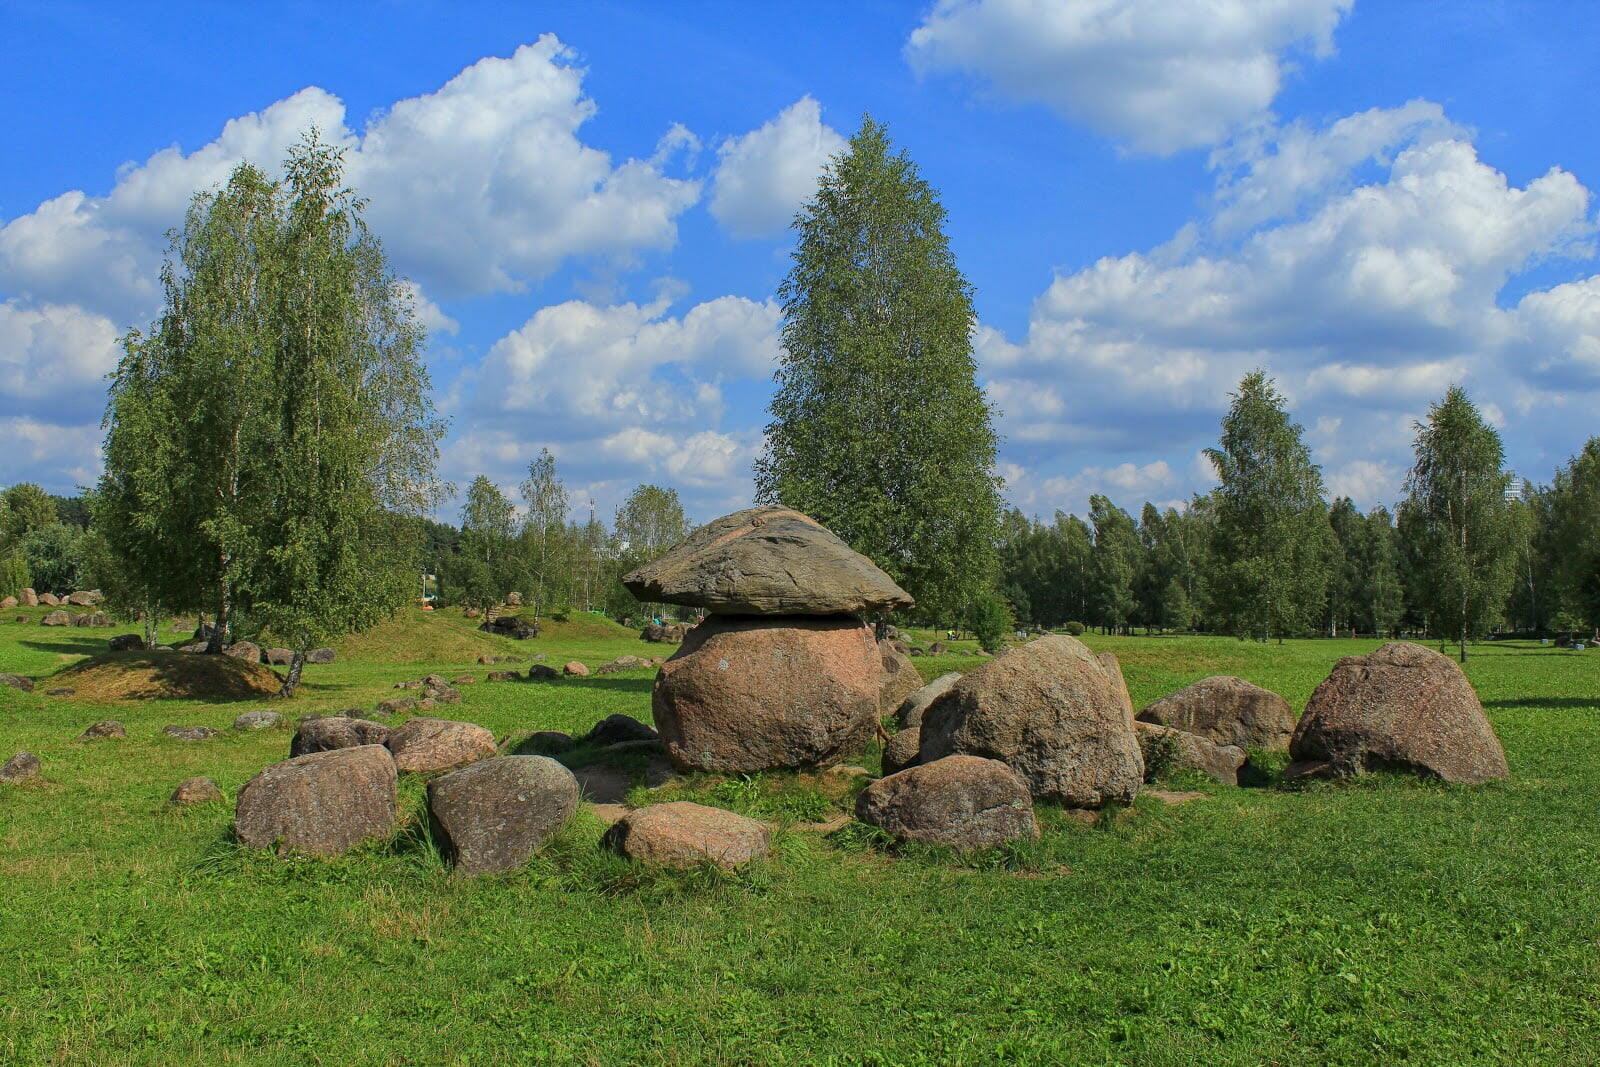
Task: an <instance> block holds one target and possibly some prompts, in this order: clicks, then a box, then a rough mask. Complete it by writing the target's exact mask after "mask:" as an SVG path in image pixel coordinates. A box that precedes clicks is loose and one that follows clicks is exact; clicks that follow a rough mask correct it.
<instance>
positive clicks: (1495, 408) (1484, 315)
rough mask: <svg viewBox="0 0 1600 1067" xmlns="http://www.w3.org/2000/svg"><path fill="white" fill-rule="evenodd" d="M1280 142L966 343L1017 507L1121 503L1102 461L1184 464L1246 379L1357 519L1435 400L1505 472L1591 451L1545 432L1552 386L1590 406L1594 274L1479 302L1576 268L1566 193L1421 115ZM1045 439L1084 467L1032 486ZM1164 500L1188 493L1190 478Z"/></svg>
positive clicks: (1258, 149) (1596, 346)
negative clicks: (1094, 497)
mask: <svg viewBox="0 0 1600 1067" xmlns="http://www.w3.org/2000/svg"><path fill="white" fill-rule="evenodd" d="M1282 134H1283V140H1282V142H1272V141H1270V140H1268V141H1263V142H1261V143H1259V144H1257V145H1255V146H1253V147H1251V148H1250V149H1249V150H1248V151H1244V154H1242V155H1240V156H1239V157H1238V158H1248V159H1250V160H1252V161H1253V162H1251V163H1249V164H1248V165H1247V166H1245V168H1244V169H1243V170H1242V171H1240V170H1238V169H1237V168H1229V167H1222V168H1220V177H1219V182H1220V189H1221V192H1220V194H1219V196H1218V198H1217V200H1216V201H1215V204H1216V210H1217V212H1218V214H1217V215H1215V216H1213V217H1211V218H1206V219H1203V220H1201V222H1200V223H1199V224H1191V225H1189V226H1186V227H1184V228H1183V229H1182V230H1181V231H1180V232H1179V233H1178V234H1176V235H1175V236H1174V237H1173V239H1172V240H1171V241H1170V242H1168V243H1167V244H1165V245H1163V246H1160V247H1158V248H1155V249H1152V250H1149V251H1147V252H1131V253H1128V254H1125V255H1120V256H1108V257H1105V258H1103V259H1101V260H1099V261H1098V262H1096V263H1094V264H1092V265H1090V266H1089V267H1087V268H1085V269H1083V270H1080V271H1077V272H1074V273H1070V274H1063V275H1060V276H1058V277H1057V278H1056V279H1055V280H1054V281H1053V282H1052V283H1051V285H1050V286H1049V288H1048V289H1047V290H1046V291H1045V292H1044V293H1043V294H1042V295H1041V296H1040V297H1039V298H1038V300H1037V301H1036V302H1035V305H1034V308H1033V313H1032V316H1031V319H1030V323H1029V327H1028V331H1027V334H1026V335H1025V337H1023V338H1022V339H1021V340H1020V342H1016V343H1014V342H1012V341H1009V340H1007V339H1006V338H1004V337H1001V336H999V335H998V334H996V333H994V332H993V331H990V330H988V329H987V328H980V329H979V330H978V331H977V332H976V334H975V343H976V349H977V352H978V354H979V357H980V360H981V366H982V369H983V371H984V373H985V375H986V376H987V377H988V388H989V389H990V391H991V395H993V396H995V397H996V398H997V400H999V401H1001V402H1000V403H999V405H998V406H1000V407H1001V408H1002V410H1004V411H1005V418H1004V419H1003V421H1002V429H1003V431H1004V432H1005V434H1006V436H1007V449H1008V452H1010V453H1012V455H1013V457H1014V458H1016V459H1017V460H1018V461H1019V462H1022V463H1025V464H1028V465H1029V466H1030V467H1031V468H1032V469H1033V470H1034V472H1035V475H1034V480H1033V482H1032V483H1031V486H1030V487H1029V492H1031V493H1032V494H1034V495H1035V496H1036V497H1038V496H1039V494H1041V493H1047V492H1049V491H1056V492H1060V493H1062V494H1064V495H1066V496H1069V497H1078V498H1081V497H1082V496H1084V495H1085V493H1086V487H1087V484H1088V483H1087V482H1086V481H1084V480H1083V479H1085V478H1091V476H1090V474H1089V472H1090V471H1093V472H1094V474H1093V475H1092V478H1091V480H1092V481H1093V482H1094V484H1095V485H1099V486H1105V487H1108V488H1112V489H1114V490H1115V491H1113V492H1112V493H1111V495H1112V496H1113V498H1114V499H1119V500H1121V499H1122V498H1124V497H1131V495H1132V491H1131V490H1129V491H1128V492H1123V491H1121V490H1120V487H1117V486H1116V483H1115V481H1114V480H1113V479H1112V478H1111V477H1109V476H1108V472H1111V471H1115V470H1118V469H1121V468H1119V467H1117V466H1116V463H1115V462H1108V460H1112V459H1113V457H1115V458H1116V459H1117V460H1120V459H1121V458H1123V457H1129V461H1130V462H1131V463H1132V464H1133V469H1139V468H1140V467H1141V466H1148V465H1149V463H1150V462H1151V461H1152V460H1153V459H1154V458H1156V457H1172V458H1174V459H1177V458H1179V457H1182V456H1186V455H1193V452H1194V449H1195V448H1196V447H1198V446H1202V445H1207V444H1210V443H1211V442H1213V441H1214V440H1215V438H1216V433H1217V423H1218V419H1219V418H1220V416H1221V414H1222V413H1223V410H1224V409H1225V407H1226V404H1227V394H1228V392H1229V391H1230V390H1232V389H1233V388H1235V386H1236V383H1237V382H1238V381H1239V379H1240V377H1241V376H1242V375H1243V374H1244V373H1245V372H1247V371H1249V370H1251V369H1253V368H1255V367H1265V368H1266V369H1267V371H1268V372H1269V373H1270V374H1272V375H1273V376H1274V377H1275V378H1276V379H1277V380H1278V383H1279V387H1280V389H1282V391H1283V392H1284V393H1286V394H1287V395H1288V396H1289V398H1290V401H1291V411H1292V413H1293V415H1294V416H1295V418H1296V419H1297V420H1298V421H1300V422H1302V423H1304V424H1306V425H1308V426H1309V427H1311V429H1310V430H1309V431H1308V434H1307V440H1308V442H1310V443H1311V445H1312V447H1313V448H1314V450H1315V451H1314V458H1315V459H1316V460H1317V461H1318V462H1322V463H1325V464H1328V465H1329V467H1328V469H1329V472H1330V473H1329V474H1328V476H1327V477H1328V482H1329V485H1330V487H1331V488H1332V489H1333V490H1334V491H1336V492H1346V493H1349V494H1350V495H1351V496H1353V497H1356V498H1357V499H1358V501H1360V502H1362V503H1363V504H1364V505H1370V504H1371V503H1374V502H1378V501H1382V502H1385V503H1391V502H1392V501H1393V492H1394V491H1395V487H1396V486H1397V485H1398V475H1396V473H1395V472H1397V471H1403V470H1404V469H1406V467H1407V466H1408V465H1409V455H1410V446H1411V442H1412V437H1413V434H1414V428H1413V425H1412V424H1413V422H1414V420H1415V419H1416V418H1417V417H1418V415H1419V414H1420V413H1423V412H1425V411H1426V410H1427V407H1428V405H1429V404H1431V403H1432V402H1434V401H1435V400H1437V399H1438V397H1439V396H1440V395H1442V393H1443V392H1444V390H1445V389H1446V388H1447V387H1448V386H1449V385H1450V384H1452V383H1462V384H1464V385H1466V386H1467V388H1468V390H1469V392H1471V393H1472V395H1473V396H1474V398H1475V399H1476V400H1477V402H1478V403H1479V406H1480V408H1481V410H1482V411H1483V412H1484V415H1485V418H1486V419H1488V420H1490V421H1491V422H1492V423H1494V424H1496V425H1499V426H1504V427H1505V428H1506V431H1507V433H1508V441H1511V440H1512V439H1513V436H1514V437H1515V438H1516V440H1517V441H1518V442H1519V445H1518V449H1517V450H1515V451H1514V452H1513V455H1512V462H1514V463H1517V464H1518V465H1531V464H1533V463H1538V464H1542V465H1549V466H1553V465H1554V463H1555V462H1557V461H1559V460H1560V458H1562V457H1564V456H1565V455H1566V454H1569V453H1570V452H1571V451H1573V450H1574V449H1576V448H1577V447H1579V446H1580V445H1581V443H1582V441H1583V439H1584V438H1585V437H1587V436H1588V435H1589V434H1590V433H1592V432H1593V431H1592V428H1589V427H1586V426H1582V425H1578V424H1577V423H1578V421H1579V420H1578V419H1577V417H1576V416H1575V415H1567V416H1565V417H1563V418H1559V419H1558V418H1550V417H1547V416H1549V415H1551V414H1552V413H1555V412H1561V411H1571V412H1576V411H1577V410H1579V409H1582V408H1584V407H1585V405H1583V404H1578V403H1568V400H1569V399H1570V395H1569V394H1570V393H1571V391H1572V390H1576V389H1587V390H1590V391H1591V392H1590V394H1589V395H1590V397H1591V400H1590V403H1589V404H1588V405H1587V406H1588V407H1592V404H1593V399H1600V397H1596V396H1595V393H1594V392H1593V391H1594V390H1596V389H1597V387H1600V275H1597V276H1595V277H1592V278H1584V279H1581V280H1577V281H1572V282H1568V283H1565V284H1562V285H1557V286H1554V287H1552V288H1549V289H1544V290H1535V291H1533V292H1531V293H1529V294H1527V295H1526V296H1524V297H1522V299H1521V300H1520V302H1518V303H1517V304H1515V305H1514V306H1510V307H1505V306H1502V304H1501V295H1502V293H1503V291H1504V290H1505V288H1506V286H1507V283H1508V281H1510V280H1512V279H1515V278H1518V277H1519V276H1521V275H1523V274H1524V273H1525V272H1527V271H1528V270H1529V269H1530V268H1532V267H1534V266H1536V265H1540V264H1544V263H1547V262H1549V261H1550V260H1551V259H1552V258H1555V257H1578V258H1581V257H1587V256H1592V255H1593V249H1592V248H1591V247H1590V242H1591V239H1592V236H1593V232H1594V225H1593V223H1592V221H1591V218H1590V215H1589V209H1590V197H1589V192H1588V190H1587V189H1585V188H1584V186H1583V185H1581V184H1580V183H1579V182H1578V181H1577V179H1576V178H1574V177H1573V176H1572V175H1571V174H1569V173H1567V172H1565V171H1563V170H1560V169H1559V168H1552V169H1551V170H1550V171H1549V172H1548V173H1546V174H1544V175H1542V176H1540V177H1537V178H1534V179H1532V180H1530V181H1528V182H1527V184H1526V185H1523V186H1521V187H1517V186H1514V185H1512V184H1511V183H1510V182H1508V181H1507V179H1506V177H1505V175H1504V174H1502V173H1501V172H1499V171H1498V170H1496V169H1495V168H1493V167H1491V166H1489V165H1488V164H1486V163H1485V162H1484V161H1482V160H1481V159H1480V158H1479V157H1478V155H1477V152H1476V150H1475V149H1474V147H1473V145H1472V144H1471V143H1470V142H1469V141H1467V140H1465V139H1464V138H1465V134H1464V132H1463V131H1461V130H1460V129H1459V128H1458V127H1456V126H1454V125H1453V124H1451V123H1450V122H1449V121H1448V119H1446V118H1445V117H1444V114H1443V112H1442V111H1441V110H1440V109H1438V108H1437V107H1436V106H1435V105H1432V104H1429V103H1427V102H1425V101H1421V102H1414V103H1412V104H1408V105H1406V106H1405V107H1403V108H1399V109H1395V110H1394V111H1393V112H1388V113H1378V112H1367V113H1364V114H1362V115H1359V116H1352V118H1351V119H1347V120H1341V121H1340V122H1336V123H1334V124H1332V125H1331V126H1330V127H1328V128H1327V129H1325V130H1321V131H1314V130H1309V129H1306V128H1304V127H1301V126H1294V127H1290V128H1289V129H1288V130H1286V131H1282ZM1242 151H1243V150H1242ZM1246 194H1248V195H1246ZM1245 205H1248V209H1246V208H1245ZM1218 219H1224V220H1227V221H1228V222H1229V226H1232V225H1234V224H1237V225H1239V226H1242V227H1243V232H1241V233H1239V234H1237V235H1234V234H1231V233H1230V232H1229V226H1221V225H1218ZM1541 416H1545V417H1541ZM1062 443H1070V444H1073V445H1075V446H1078V447H1075V448H1074V449H1073V451H1072V453H1071V454H1072V455H1073V456H1074V459H1075V460H1076V461H1077V462H1082V463H1086V464H1088V467H1087V469H1086V470H1084V471H1083V472H1081V473H1080V474H1078V475H1073V474H1071V473H1070V470H1069V471H1068V472H1065V473H1062V474H1059V475H1057V476H1056V477H1057V478H1058V479H1059V480H1058V481H1056V482H1055V483H1052V482H1051V481H1050V476H1051V474H1052V473H1053V471H1054V470H1058V469H1059V464H1060V461H1059V460H1057V459H1055V458H1054V456H1052V454H1051V453H1052V452H1053V451H1059V446H1060V445H1061V444H1062ZM1078 457H1081V458H1078ZM1131 457H1138V458H1137V459H1132V458H1131ZM1530 457H1531V458H1530ZM1180 466H1181V464H1180ZM1174 480H1175V481H1177V482H1185V483H1186V484H1187V486H1188V487H1189V488H1204V486H1205V485H1206V484H1208V483H1209V481H1210V472H1209V471H1202V470H1199V469H1198V468H1194V467H1191V468H1190V469H1189V470H1187V471H1186V472H1185V476H1184V477H1182V478H1178V477H1176V476H1175V478H1174ZM1039 499H1040V501H1041V506H1044V507H1053V506H1057V505H1053V504H1050V503H1049V501H1048V500H1045V499H1044V498H1042V497H1039Z"/></svg>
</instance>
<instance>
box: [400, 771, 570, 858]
mask: <svg viewBox="0 0 1600 1067" xmlns="http://www.w3.org/2000/svg"><path fill="white" fill-rule="evenodd" d="M577 807H578V780H577V779H576V778H574V777H573V776H572V772H571V771H569V770H567V769H566V768H565V767H563V766H562V765H561V764H559V763H557V762H556V761H555V760H553V759H549V758H547V757H544V756H494V757H491V758H489V759H484V760H480V761H479V762H477V763H474V764H472V765H471V766H469V767H463V768H462V769H461V770H459V771H452V772H450V773H449V774H447V775H445V776H444V777H442V778H438V779H435V780H434V781H433V782H430V783H429V784H428V810H429V812H430V813H431V814H432V816H433V820H434V824H435V825H436V826H437V827H438V828H439V830H440V831H442V833H441V837H442V839H443V843H444V846H445V851H446V853H447V854H448V855H449V856H450V860H451V862H452V863H454V864H455V867H456V869H457V870H459V871H462V872H464V873H467V874H481V873H485V872H488V871H508V870H512V869H513V868H516V867H520V866H522V865H523V864H524V863H526V862H527V861H528V857H529V856H531V855H533V854H534V852H536V851H537V850H538V849H539V846H540V845H542V844H544V841H545V839H546V838H547V837H549V836H550V835H551V834H553V833H555V832H556V831H557V830H559V829H560V828H561V827H562V826H564V825H566V822H567V820H568V819H570V818H572V813H573V812H574V811H576V810H577Z"/></svg>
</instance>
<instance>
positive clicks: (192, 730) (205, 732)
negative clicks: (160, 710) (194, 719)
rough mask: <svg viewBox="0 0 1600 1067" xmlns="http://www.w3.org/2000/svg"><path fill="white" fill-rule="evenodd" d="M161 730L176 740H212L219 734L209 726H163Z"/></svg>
mask: <svg viewBox="0 0 1600 1067" xmlns="http://www.w3.org/2000/svg"><path fill="white" fill-rule="evenodd" d="M161 732H162V733H164V734H166V735H167V736H168V737H171V738H173V739H175V740H178V741H214V740H215V739H216V738H218V737H219V736H221V733H220V731H217V730H213V729H212V728H211V727H209V726H176V725H174V726H163V727H162V728H161Z"/></svg>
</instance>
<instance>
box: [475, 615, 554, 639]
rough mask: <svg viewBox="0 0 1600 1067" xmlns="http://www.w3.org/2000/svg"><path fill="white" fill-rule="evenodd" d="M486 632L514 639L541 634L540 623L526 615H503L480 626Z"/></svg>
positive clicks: (530, 637) (529, 637) (528, 637)
mask: <svg viewBox="0 0 1600 1067" xmlns="http://www.w3.org/2000/svg"><path fill="white" fill-rule="evenodd" d="M478 629H480V630H482V631H483V632H484V633H486V634H499V635H500V636H501V637H509V638H511V639H512V640H513V641H527V640H530V639H532V638H535V637H538V636H539V623H538V622H537V621H536V620H534V619H532V618H529V617H528V616H526V615H502V616H500V617H499V618H497V619H495V620H493V621H492V622H486V623H484V624H483V625H482V626H480V627H478Z"/></svg>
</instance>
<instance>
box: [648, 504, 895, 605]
mask: <svg viewBox="0 0 1600 1067" xmlns="http://www.w3.org/2000/svg"><path fill="white" fill-rule="evenodd" d="M622 581H623V584H624V585H626V586H627V587H628V591H629V592H630V593H632V594H633V595H634V596H636V597H638V598H639V599H640V600H642V601H644V602H646V603H669V604H687V605H689V606H691V607H699V608H705V609H706V610H707V611H710V612H713V613H715V614H719V615H838V614H863V613H867V612H879V611H898V610H901V609H904V608H909V607H910V606H911V605H912V603H913V601H912V598H911V594H909V593H907V592H906V591H905V590H904V589H901V588H900V587H899V586H898V585H896V584H895V582H894V580H893V579H892V578H890V577H889V576H888V575H887V574H885V573H884V572H883V571H882V570H880V569H879V568H878V566H877V565H876V564H874V563H873V562H872V561H871V560H869V559H868V558H867V557H865V556H863V555H861V554H860V553H859V552H856V551H855V550H854V549H852V548H851V547H850V546H849V545H847V544H845V543H844V542H843V541H842V540H840V539H839V538H838V537H837V536H835V535H834V533H833V532H832V531H831V530H829V529H827V528H826V527H825V526H823V525H822V524H821V523H819V522H817V521H816V520H815V519H812V518H809V517H807V516H805V515H802V514H800V512H798V511H793V510H791V509H789V508H779V507H759V508H747V509H745V510H744V511H736V512H734V513H733V514H732V515H724V516H723V517H722V518H720V519H716V520H714V521H712V522H709V523H707V524H706V525H704V526H702V527H700V528H699V529H698V530H696V531H694V532H693V533H691V534H690V535H689V536H688V538H686V539H685V540H684V541H683V542H682V543H681V544H679V545H678V546H677V547H676V548H673V549H672V550H671V551H670V552H668V553H667V554H666V555H664V556H662V557H661V558H659V559H657V560H655V561H654V562H652V563H647V564H645V565H644V566H643V567H640V568H639V569H638V570H636V571H634V572H633V573H631V574H629V575H627V576H626V577H624V578H623V580H622Z"/></svg>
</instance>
